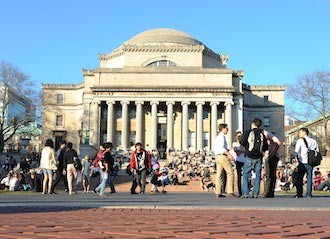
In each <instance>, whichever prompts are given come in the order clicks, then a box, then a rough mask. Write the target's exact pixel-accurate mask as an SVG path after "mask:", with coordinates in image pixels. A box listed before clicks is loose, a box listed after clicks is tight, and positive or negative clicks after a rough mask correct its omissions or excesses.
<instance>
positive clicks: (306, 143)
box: [294, 128, 319, 198]
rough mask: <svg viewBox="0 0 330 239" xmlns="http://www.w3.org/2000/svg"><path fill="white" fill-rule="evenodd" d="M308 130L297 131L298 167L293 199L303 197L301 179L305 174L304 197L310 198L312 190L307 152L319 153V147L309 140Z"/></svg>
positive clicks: (296, 150) (311, 169)
mask: <svg viewBox="0 0 330 239" xmlns="http://www.w3.org/2000/svg"><path fill="white" fill-rule="evenodd" d="M308 135H309V130H308V129H307V128H301V129H300V130H299V139H298V141H297V143H296V147H295V155H296V157H297V158H298V160H299V165H298V180H297V185H296V188H297V194H296V195H295V196H294V197H295V198H302V197H303V184H304V183H303V179H304V176H305V173H307V192H306V197H307V198H311V197H313V195H312V188H313V166H312V165H310V164H308V150H316V151H317V152H319V146H318V144H317V142H316V140H315V139H312V138H310V137H309V136H308Z"/></svg>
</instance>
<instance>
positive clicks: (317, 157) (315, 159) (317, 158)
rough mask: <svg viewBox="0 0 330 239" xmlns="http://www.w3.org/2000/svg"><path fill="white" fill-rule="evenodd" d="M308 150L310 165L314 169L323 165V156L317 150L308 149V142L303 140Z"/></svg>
mask: <svg viewBox="0 0 330 239" xmlns="http://www.w3.org/2000/svg"><path fill="white" fill-rule="evenodd" d="M303 140H304V142H305V145H306V148H307V158H308V164H309V165H310V166H312V167H315V166H319V165H320V164H321V160H322V156H321V154H320V153H319V152H317V151H316V150H312V149H310V148H309V147H308V144H307V140H306V139H305V138H303Z"/></svg>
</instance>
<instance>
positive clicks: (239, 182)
mask: <svg viewBox="0 0 330 239" xmlns="http://www.w3.org/2000/svg"><path fill="white" fill-rule="evenodd" d="M243 166H244V163H241V162H236V173H237V188H238V194H239V196H242V169H243Z"/></svg>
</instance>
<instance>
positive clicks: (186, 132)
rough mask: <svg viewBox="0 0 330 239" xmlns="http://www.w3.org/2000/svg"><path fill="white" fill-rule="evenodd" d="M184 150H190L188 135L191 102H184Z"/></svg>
mask: <svg viewBox="0 0 330 239" xmlns="http://www.w3.org/2000/svg"><path fill="white" fill-rule="evenodd" d="M181 105H182V149H183V150H189V145H188V136H189V135H188V133H189V111H188V106H189V105H190V102H182V103H181Z"/></svg>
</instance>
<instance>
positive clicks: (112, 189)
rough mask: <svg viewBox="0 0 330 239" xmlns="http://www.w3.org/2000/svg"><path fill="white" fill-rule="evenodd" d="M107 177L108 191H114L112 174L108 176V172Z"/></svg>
mask: <svg viewBox="0 0 330 239" xmlns="http://www.w3.org/2000/svg"><path fill="white" fill-rule="evenodd" d="M108 177H109V178H108V182H107V183H108V184H109V186H110V192H111V193H116V189H115V185H114V184H113V180H114V176H110V174H109V176H108Z"/></svg>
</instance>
